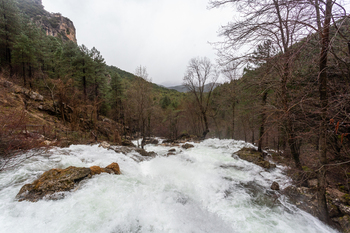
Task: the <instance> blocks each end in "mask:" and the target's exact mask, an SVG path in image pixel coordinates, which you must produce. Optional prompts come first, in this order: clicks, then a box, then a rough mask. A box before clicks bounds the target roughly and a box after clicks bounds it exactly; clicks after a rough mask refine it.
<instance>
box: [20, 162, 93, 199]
mask: <svg viewBox="0 0 350 233" xmlns="http://www.w3.org/2000/svg"><path fill="white" fill-rule="evenodd" d="M90 173H91V170H90V168H78V167H73V166H71V167H68V168H66V169H51V170H49V171H47V172H44V174H42V175H41V176H40V178H39V179H37V180H35V181H34V182H33V183H31V184H26V185H24V186H23V187H22V188H21V190H20V191H19V193H18V194H17V196H16V198H18V199H19V201H23V200H28V201H34V202H35V201H38V200H39V199H42V198H43V197H44V196H46V195H51V194H54V193H56V192H63V191H69V190H71V189H73V188H74V187H75V184H76V183H78V182H79V181H81V180H82V179H84V178H85V177H87V176H89V175H90Z"/></svg>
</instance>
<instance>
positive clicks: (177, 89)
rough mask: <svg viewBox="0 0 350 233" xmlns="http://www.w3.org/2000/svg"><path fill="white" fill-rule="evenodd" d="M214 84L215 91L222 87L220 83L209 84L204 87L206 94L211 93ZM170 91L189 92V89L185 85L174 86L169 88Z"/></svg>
mask: <svg viewBox="0 0 350 233" xmlns="http://www.w3.org/2000/svg"><path fill="white" fill-rule="evenodd" d="M213 84H214V88H213V90H214V89H215V88H216V87H218V86H220V85H221V84H220V83H208V84H206V85H204V92H209V90H210V88H211V86H212V85H213ZM167 88H168V89H172V90H176V91H178V92H189V89H188V88H187V87H186V86H185V85H177V86H172V87H167Z"/></svg>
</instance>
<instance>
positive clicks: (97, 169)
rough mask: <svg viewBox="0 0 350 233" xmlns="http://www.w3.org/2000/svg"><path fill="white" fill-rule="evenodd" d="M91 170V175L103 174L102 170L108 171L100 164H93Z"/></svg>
mask: <svg viewBox="0 0 350 233" xmlns="http://www.w3.org/2000/svg"><path fill="white" fill-rule="evenodd" d="M90 170H91V175H92V176H93V175H98V174H101V173H102V172H106V171H105V170H104V169H103V168H101V167H99V166H92V167H90Z"/></svg>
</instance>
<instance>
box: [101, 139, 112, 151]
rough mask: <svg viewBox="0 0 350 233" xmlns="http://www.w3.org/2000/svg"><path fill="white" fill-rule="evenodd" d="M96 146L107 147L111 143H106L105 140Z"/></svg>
mask: <svg viewBox="0 0 350 233" xmlns="http://www.w3.org/2000/svg"><path fill="white" fill-rule="evenodd" d="M98 147H103V148H105V149H109V148H110V147H111V145H110V144H109V143H107V142H106V141H103V142H101V143H100V145H99V146H98Z"/></svg>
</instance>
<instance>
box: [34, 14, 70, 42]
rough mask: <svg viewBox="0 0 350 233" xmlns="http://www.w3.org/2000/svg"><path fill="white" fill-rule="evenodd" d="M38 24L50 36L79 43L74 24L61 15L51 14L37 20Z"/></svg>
mask: <svg viewBox="0 0 350 233" xmlns="http://www.w3.org/2000/svg"><path fill="white" fill-rule="evenodd" d="M36 23H37V24H38V25H39V26H41V28H43V29H44V31H45V32H46V35H48V36H54V37H61V38H63V39H65V38H68V40H71V41H73V42H74V43H77V38H76V29H75V27H74V24H73V22H72V21H71V20H70V19H68V18H66V17H63V16H62V15H61V14H60V13H53V14H51V13H49V14H48V15H47V16H44V17H42V18H41V19H40V20H37V21H36Z"/></svg>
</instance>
